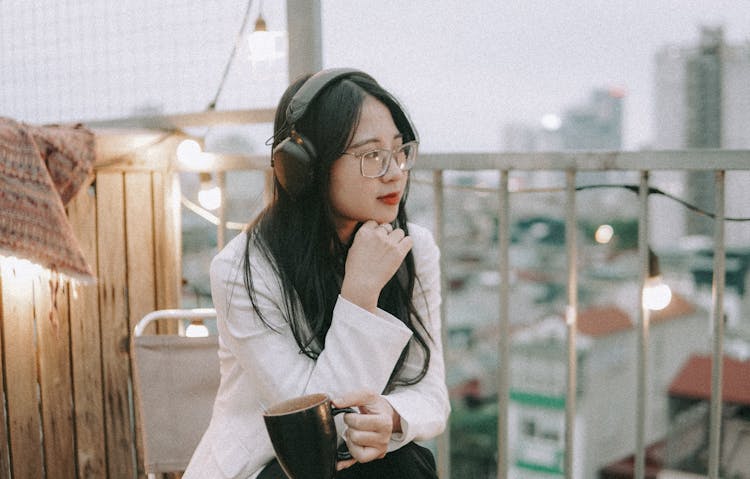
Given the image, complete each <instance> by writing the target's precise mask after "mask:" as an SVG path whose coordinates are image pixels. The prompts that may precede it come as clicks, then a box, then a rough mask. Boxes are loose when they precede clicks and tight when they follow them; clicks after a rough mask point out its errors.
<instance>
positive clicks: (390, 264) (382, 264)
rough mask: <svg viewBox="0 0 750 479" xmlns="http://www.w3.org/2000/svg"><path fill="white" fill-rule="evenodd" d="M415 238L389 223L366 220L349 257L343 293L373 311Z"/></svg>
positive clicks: (347, 297) (350, 250) (350, 299)
mask: <svg viewBox="0 0 750 479" xmlns="http://www.w3.org/2000/svg"><path fill="white" fill-rule="evenodd" d="M412 244H413V243H412V239H411V237H409V236H406V235H405V233H404V230H402V229H401V228H396V229H395V230H394V229H393V227H392V226H391V225H389V224H382V225H379V224H377V223H376V222H375V221H372V220H370V221H367V222H365V223H364V224H362V226H361V227H360V228H359V230H358V231H357V233H356V235H355V236H354V241H353V242H352V246H351V248H350V249H349V254H348V255H347V258H346V266H345V272H344V281H343V283H342V285H341V295H342V296H343V297H344V298H346V299H347V300H349V301H351V302H352V303H354V304H356V305H358V306H360V307H362V308H364V309H367V310H369V311H374V310H375V308H377V305H378V297H379V296H380V291H381V290H382V289H383V287H384V286H385V284H386V283H387V282H388V281H389V280H390V279H391V278H392V277H393V275H394V274H396V271H398V268H399V266H401V263H402V262H403V261H404V258H405V257H406V255H407V253H409V250H411V247H412Z"/></svg>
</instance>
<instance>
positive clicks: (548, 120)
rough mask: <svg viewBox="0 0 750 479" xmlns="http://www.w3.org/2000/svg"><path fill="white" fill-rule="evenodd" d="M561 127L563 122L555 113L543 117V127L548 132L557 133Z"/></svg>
mask: <svg viewBox="0 0 750 479" xmlns="http://www.w3.org/2000/svg"><path fill="white" fill-rule="evenodd" d="M561 126H562V120H561V119H560V117H559V116H557V115H555V114H553V113H548V114H546V115H544V116H543V117H542V127H543V128H544V129H545V130H547V131H557V130H559V129H560V127H561Z"/></svg>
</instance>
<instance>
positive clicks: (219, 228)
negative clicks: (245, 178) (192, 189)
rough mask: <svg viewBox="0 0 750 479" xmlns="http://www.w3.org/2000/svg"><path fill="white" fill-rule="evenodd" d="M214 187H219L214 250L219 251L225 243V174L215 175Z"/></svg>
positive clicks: (221, 172)
mask: <svg viewBox="0 0 750 479" xmlns="http://www.w3.org/2000/svg"><path fill="white" fill-rule="evenodd" d="M216 186H218V187H219V196H220V201H221V202H220V203H219V224H218V225H216V249H217V250H219V251H221V249H222V248H223V247H224V244H225V243H226V231H227V230H226V226H227V173H226V171H224V170H222V171H219V172H217V173H216Z"/></svg>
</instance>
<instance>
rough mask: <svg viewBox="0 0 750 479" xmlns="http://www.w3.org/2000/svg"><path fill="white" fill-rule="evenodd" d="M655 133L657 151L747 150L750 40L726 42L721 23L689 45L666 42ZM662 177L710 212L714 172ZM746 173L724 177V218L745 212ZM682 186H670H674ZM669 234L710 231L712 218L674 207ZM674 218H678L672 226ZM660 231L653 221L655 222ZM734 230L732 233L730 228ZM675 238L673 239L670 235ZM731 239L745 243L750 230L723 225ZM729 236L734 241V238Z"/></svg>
mask: <svg viewBox="0 0 750 479" xmlns="http://www.w3.org/2000/svg"><path fill="white" fill-rule="evenodd" d="M655 80H656V88H655V112H654V113H655V136H654V148H656V149H683V148H724V149H745V148H750V128H748V127H747V125H748V124H750V42H746V44H744V45H728V44H726V43H725V41H724V32H723V29H722V28H721V27H711V28H709V27H704V28H702V29H701V35H700V40H699V42H698V44H697V45H692V46H673V45H672V46H667V47H664V48H663V49H661V50H660V51H659V52H658V53H657V55H656V79H655ZM682 176H683V178H680V175H671V176H670V175H665V176H664V178H663V181H664V182H665V183H669V184H671V186H672V188H673V191H674V190H675V188H676V189H677V193H678V194H681V195H682V196H683V197H684V198H685V199H686V200H687V201H689V202H690V203H693V204H695V205H697V206H698V207H700V208H702V209H704V210H707V211H714V210H715V205H714V176H713V174H712V173H702V172H693V173H689V174H687V175H682ZM747 181H748V179H747V177H746V176H743V175H740V174H731V175H728V176H727V184H726V189H727V197H728V198H730V199H731V201H729V202H728V203H727V211H726V213H727V216H732V213H730V210H735V211H734V216H747V215H746V214H743V213H741V211H744V212H745V213H746V212H747V211H748V209H749V208H750V193H748V192H747V191H745V190H747V187H746V186H744V187H743V185H742V184H741V183H746V182H747ZM678 184H679V185H681V186H680V187H675V185H678ZM669 209H670V211H669V216H670V217H671V218H672V220H671V221H666V222H660V221H659V222H656V223H661V224H664V225H666V224H669V228H670V232H666V233H665V236H664V237H665V238H667V237H669V236H670V235H671V236H675V235H696V234H699V235H708V236H710V235H712V234H713V221H712V220H711V219H709V218H707V217H704V216H699V215H695V214H692V213H689V214H687V213H686V212H685V211H684V209H682V208H681V207H678V206H672V207H670V208H669ZM674 218H681V219H682V220H681V223H682V224H681V225H679V226H678V227H677V228H675V227H674V226H676V225H674V224H673V223H674ZM654 226H655V227H656V229H659V227H658V224H655V225H654ZM733 228H734V229H736V234H735V235H732V234H730V230H732V229H733ZM670 239H672V240H675V239H677V238H670ZM727 239H728V241H730V242H739V240H741V239H743V241H744V242H748V241H750V232H748V231H747V227H744V228H742V227H741V225H727ZM733 240H734V241H733Z"/></svg>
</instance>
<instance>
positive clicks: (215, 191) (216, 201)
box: [198, 186, 221, 210]
mask: <svg viewBox="0 0 750 479" xmlns="http://www.w3.org/2000/svg"><path fill="white" fill-rule="evenodd" d="M198 202H199V203H200V204H201V206H202V207H204V208H206V209H207V210H215V209H217V208H218V207H219V206H221V188H219V187H218V186H213V187H211V188H207V189H205V190H200V191H199V192H198Z"/></svg>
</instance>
